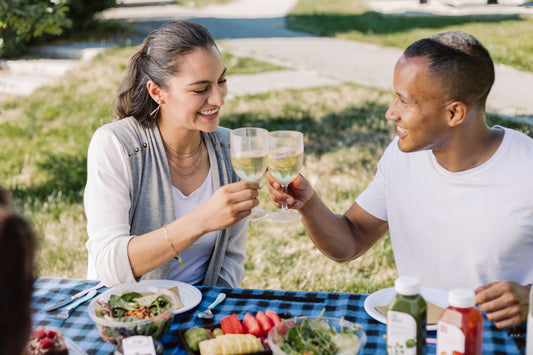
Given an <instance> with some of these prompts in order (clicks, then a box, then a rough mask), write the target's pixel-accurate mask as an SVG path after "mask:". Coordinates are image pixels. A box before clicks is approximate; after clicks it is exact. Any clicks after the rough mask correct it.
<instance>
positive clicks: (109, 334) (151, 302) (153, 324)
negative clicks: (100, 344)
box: [95, 292, 173, 344]
mask: <svg viewBox="0 0 533 355" xmlns="http://www.w3.org/2000/svg"><path fill="white" fill-rule="evenodd" d="M168 310H172V301H171V300H170V299H169V298H168V296H166V295H164V294H161V293H148V294H144V295H143V294H140V293H138V292H128V293H124V294H122V295H121V296H119V295H111V296H110V297H109V300H108V301H107V302H106V301H97V302H96V307H95V314H96V316H97V317H99V318H103V319H106V320H111V321H115V322H118V323H120V324H121V325H116V326H110V325H98V324H97V328H98V330H99V331H100V334H101V335H102V337H104V339H106V340H107V341H109V342H111V343H113V344H117V343H119V342H120V341H121V340H122V339H123V338H125V337H129V336H133V335H146V336H151V337H153V338H154V339H160V338H161V337H162V336H163V335H165V334H166V333H167V331H168V329H169V328H170V324H171V323H172V317H173V314H172V311H170V312H167V311H168ZM161 315H162V316H161ZM160 316H161V317H160ZM139 321H141V322H139Z"/></svg>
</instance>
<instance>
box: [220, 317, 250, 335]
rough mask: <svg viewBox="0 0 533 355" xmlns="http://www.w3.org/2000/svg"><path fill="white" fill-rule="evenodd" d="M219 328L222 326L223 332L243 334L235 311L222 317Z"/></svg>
mask: <svg viewBox="0 0 533 355" xmlns="http://www.w3.org/2000/svg"><path fill="white" fill-rule="evenodd" d="M220 328H222V331H223V332H224V334H244V330H243V328H242V324H241V321H240V320H239V317H237V315H236V314H235V313H232V314H231V315H229V316H227V317H224V318H222V320H221V321H220Z"/></svg>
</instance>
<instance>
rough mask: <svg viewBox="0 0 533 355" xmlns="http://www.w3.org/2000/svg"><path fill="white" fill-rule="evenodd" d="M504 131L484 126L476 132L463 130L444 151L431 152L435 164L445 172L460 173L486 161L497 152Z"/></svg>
mask: <svg viewBox="0 0 533 355" xmlns="http://www.w3.org/2000/svg"><path fill="white" fill-rule="evenodd" d="M503 135H504V131H503V130H502V129H499V128H490V127H487V126H486V125H485V126H484V127H482V128H481V129H479V130H477V131H469V130H463V131H461V132H458V134H457V135H456V136H455V137H454V138H453V140H452V142H451V143H450V144H449V146H448V148H447V149H445V150H433V155H434V156H435V159H436V160H437V162H438V163H439V164H440V165H441V166H442V167H443V168H445V169H446V170H449V171H451V172H454V173H455V172H460V171H466V170H470V169H473V168H475V167H477V166H480V165H482V164H483V163H485V162H486V161H488V160H489V159H490V158H491V157H492V156H493V155H494V153H495V152H496V151H497V150H498V147H499V146H500V143H501V142H502V139H503Z"/></svg>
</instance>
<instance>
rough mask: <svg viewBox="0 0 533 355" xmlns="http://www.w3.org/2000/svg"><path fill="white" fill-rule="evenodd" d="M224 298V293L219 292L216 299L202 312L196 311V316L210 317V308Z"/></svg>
mask: <svg viewBox="0 0 533 355" xmlns="http://www.w3.org/2000/svg"><path fill="white" fill-rule="evenodd" d="M225 298H226V294H225V293H222V292H221V293H219V294H218V296H217V298H216V300H215V301H214V302H213V303H211V304H210V305H209V307H207V309H206V310H205V311H203V312H200V313H198V318H202V319H211V318H213V312H211V310H212V309H214V308H215V307H216V306H217V305H219V304H220V303H221V302H222V301H224V299H225Z"/></svg>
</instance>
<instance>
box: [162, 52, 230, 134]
mask: <svg viewBox="0 0 533 355" xmlns="http://www.w3.org/2000/svg"><path fill="white" fill-rule="evenodd" d="M227 91H228V89H227V87H226V67H225V66H224V63H223V62H222V57H221V55H220V53H219V51H218V49H217V48H216V47H215V46H212V47H210V48H196V49H194V50H193V51H192V52H190V53H188V54H186V55H184V56H183V57H181V58H180V60H179V62H178V73H177V74H176V75H174V76H172V77H170V78H169V80H168V82H167V89H162V90H161V92H162V96H161V114H160V118H159V120H160V121H161V122H160V123H162V124H164V125H165V126H167V125H168V126H172V127H175V128H185V129H189V130H200V131H204V132H213V131H214V130H215V129H217V127H218V125H219V111H220V107H221V106H222V105H223V104H224V97H225V96H226V94H227Z"/></svg>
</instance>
